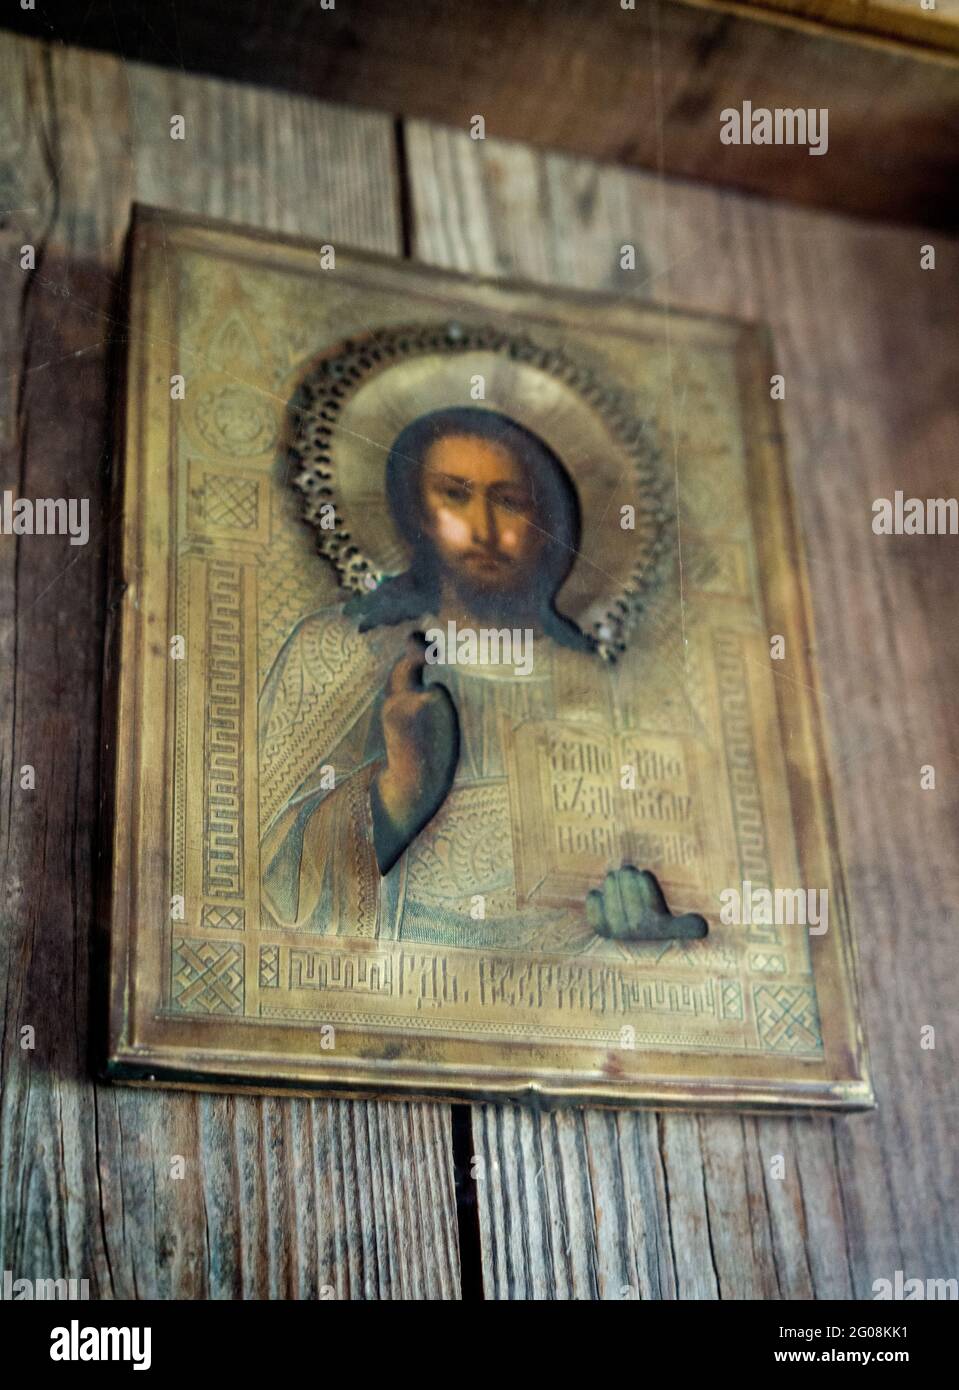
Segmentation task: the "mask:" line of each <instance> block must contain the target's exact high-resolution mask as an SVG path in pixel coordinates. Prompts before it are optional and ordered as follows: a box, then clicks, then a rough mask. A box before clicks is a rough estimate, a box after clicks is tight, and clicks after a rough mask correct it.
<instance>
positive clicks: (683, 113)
mask: <svg viewBox="0 0 959 1390" xmlns="http://www.w3.org/2000/svg"><path fill="white" fill-rule="evenodd" d="M955 4H956V0H939V8H940V10H941V13H939V12H935V13H934V12H923V11H922V10H921V9H920V6H919V0H883V3H882V4H878V5H869V6H865V5H864V4H862V3H860V0H765V3H762V4H759V3H757V4H754V5H753V4H738V3H735V0H733V3H727V0H691V2H689V0H637V3H636V4H635V7H634V8H633V9H632V10H624V9H623V8H622V6H621V4H620V3H619V0H549V3H548V4H546V3H543V0H484V3H483V4H482V5H476V4H467V3H465V2H464V0H403V3H402V4H395V3H394V4H388V3H384V0H349V3H348V4H346V3H340V4H338V5H336V6H335V7H334V8H332V9H322V8H321V7H320V3H319V0H299V3H297V4H292V5H289V4H288V5H277V4H271V5H264V3H263V0H233V2H232V3H231V4H230V6H229V12H228V14H227V13H226V12H225V9H224V4H223V0H191V3H190V4H189V5H182V4H177V5H155V4H154V5H151V4H148V3H147V2H146V0H84V3H83V4H82V5H75V4H73V5H66V6H52V5H51V4H50V3H49V0H47V3H46V4H44V5H41V6H40V7H39V9H38V10H37V11H23V10H21V9H20V8H19V6H16V5H12V6H7V7H6V8H5V9H4V11H3V12H2V13H0V23H2V24H5V25H10V26H12V27H18V28H20V29H21V30H23V31H24V32H27V33H32V34H36V35H45V34H47V33H49V31H50V26H51V25H52V26H53V28H54V32H55V33H56V34H57V36H58V37H59V38H60V40H61V41H63V42H66V43H81V44H85V45H90V46H93V47H99V48H105V49H107V50H110V51H113V52H118V53H125V54H127V55H128V56H132V57H139V58H148V59H149V60H150V61H151V62H155V63H163V64H170V65H172V66H173V67H174V68H176V67H183V66H185V67H187V68H190V69H193V70H196V71H201V72H212V73H216V74H218V75H220V76H223V77H230V78H239V79H242V80H245V81H249V82H256V83H263V82H268V83H271V84H273V85H274V86H277V87H285V88H288V89H290V90H293V91H299V92H303V93H306V94H308V95H310V96H313V97H317V98H320V99H323V100H327V101H343V102H353V103H356V104H358V105H362V106H371V107H375V108H376V109H378V110H381V111H388V112H391V113H395V114H397V115H400V116H404V117H418V118H421V119H427V120H434V121H443V122H446V123H448V124H449V125H451V126H455V127H456V128H458V129H459V130H468V129H469V124H470V121H471V119H472V117H473V116H474V115H476V114H479V115H482V116H483V118H484V120H485V122H486V132H487V134H488V135H490V136H495V137H497V138H510V139H514V140H523V141H528V142H529V143H531V144H533V145H537V146H540V147H544V148H553V149H560V150H567V151H571V152H574V153H577V154H581V155H588V156H590V157H592V158H595V159H602V160H612V161H616V162H617V163H622V164H630V165H634V166H638V167H640V168H646V169H654V170H659V169H664V170H666V171H667V172H669V173H673V174H677V175H682V176H684V177H690V178H701V179H704V180H708V181H710V182H712V183H718V184H723V185H727V186H729V187H734V188H740V189H748V190H752V191H753V192H757V193H763V194H766V195H771V196H774V197H785V198H791V199H795V200H796V201H798V202H803V203H811V204H814V205H816V206H820V207H833V208H844V209H846V210H848V211H851V212H860V213H864V214H866V215H869V216H872V217H881V218H890V219H895V220H899V221H907V220H908V221H928V222H931V223H934V224H936V225H938V226H944V227H952V228H955V227H956V226H957V225H959V151H957V145H956V140H955V135H954V131H955V129H956V127H957V125H959V54H957V53H956V52H955V51H949V48H948V47H944V51H939V52H937V50H936V45H937V44H938V42H939V41H940V40H941V41H942V43H943V45H944V46H945V45H946V44H947V41H948V42H949V44H950V46H952V47H954V39H955V26H954V25H953V24H951V23H948V22H946V21H947V14H948V15H949V16H951V15H952V14H953V13H954V8H955ZM783 8H795V9H796V10H798V11H802V12H803V13H804V14H805V15H806V16H809V15H812V14H813V13H814V12H815V11H820V12H828V14H829V15H830V17H831V19H832V20H834V21H836V22H834V23H826V24H818V23H812V22H807V21H806V20H805V19H794V18H791V17H789V16H784V15H783V13H782V9H783ZM843 16H845V19H846V20H847V21H848V26H849V27H847V23H844V19H843ZM769 21H773V22H769ZM870 25H872V26H873V27H876V26H878V28H879V30H880V32H884V33H886V34H890V33H900V34H905V35H907V36H909V35H911V36H912V37H913V38H914V40H915V43H909V42H902V43H899V42H892V41H889V40H887V39H883V38H881V37H876V36H875V35H869V36H868V37H866V38H864V39H857V38H856V36H855V30H857V29H861V28H869V27H870ZM744 99H748V100H750V101H751V102H752V103H753V106H754V107H768V108H770V109H775V108H776V107H781V108H794V107H797V106H800V105H801V106H804V107H814V108H826V109H828V112H829V150H828V154H827V155H826V156H825V157H816V158H810V157H809V155H808V154H807V152H806V151H805V150H803V149H800V148H786V147H783V146H776V145H750V146H735V145H723V144H721V143H720V140H719V130H720V113H721V112H722V111H723V109H724V108H727V107H735V108H737V109H738V108H739V107H740V104H741V102H742V101H743V100H744Z"/></svg>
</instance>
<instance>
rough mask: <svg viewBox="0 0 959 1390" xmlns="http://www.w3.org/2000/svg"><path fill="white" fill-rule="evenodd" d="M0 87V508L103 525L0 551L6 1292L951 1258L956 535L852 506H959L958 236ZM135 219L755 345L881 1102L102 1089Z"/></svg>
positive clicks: (858, 1265) (161, 81) (332, 125)
mask: <svg viewBox="0 0 959 1390" xmlns="http://www.w3.org/2000/svg"><path fill="white" fill-rule="evenodd" d="M0 91H2V92H3V93H4V96H3V98H2V104H0V122H2V124H0V212H2V218H0V334H2V337H0V359H2V369H0V444H2V448H3V471H2V476H0V486H2V487H9V488H14V489H15V490H16V491H17V492H18V493H20V494H22V495H25V496H43V495H60V494H62V493H63V492H64V490H67V491H68V492H69V493H70V494H71V495H74V496H88V497H89V498H90V499H91V515H92V517H93V518H95V522H94V526H95V529H94V533H93V539H92V540H91V543H90V545H88V546H86V547H84V548H78V549H71V548H70V547H69V545H68V544H67V543H66V542H65V540H58V539H55V538H49V539H47V538H32V539H30V540H29V541H27V542H24V541H23V540H20V541H17V540H14V539H13V538H6V537H2V538H0V623H2V628H0V642H2V648H0V650H2V656H0V863H2V880H0V890H2V894H3V896H2V899H0V912H2V933H0V981H2V985H3V988H2V990H0V1164H2V1171H0V1268H8V1269H11V1270H12V1271H15V1272H16V1274H17V1275H18V1276H20V1275H26V1276H31V1277H51V1276H54V1275H57V1276H73V1277H87V1278H89V1279H90V1280H91V1282H92V1292H93V1294H94V1295H95V1296H121V1297H127V1296H133V1295H139V1296H147V1297H149V1296H160V1297H206V1296H210V1297H220V1298H230V1297H243V1296H268V1297H269V1296H271V1297H283V1296H288V1297H311V1296H312V1297H315V1296H317V1294H318V1292H319V1291H320V1289H321V1288H322V1287H323V1286H324V1285H332V1286H333V1287H334V1289H335V1291H336V1294H337V1296H338V1297H341V1298H346V1297H351V1298H363V1297H377V1298H381V1297H437V1298H442V1297H457V1296H458V1295H459V1294H460V1292H461V1290H462V1291H465V1292H466V1293H472V1292H474V1291H479V1285H480V1280H481V1284H482V1289H483V1291H485V1294H486V1296H487V1297H522V1296H536V1297H542V1296H558V1297H604V1298H619V1297H622V1296H624V1294H625V1295H627V1296H628V1295H629V1294H630V1293H631V1294H632V1295H634V1296H637V1297H675V1296H680V1297H690V1296H704V1297H722V1298H731V1297H743V1296H761V1297H777V1296H782V1297H799V1298H803V1297H823V1296H830V1295H835V1296H840V1297H858V1298H863V1297H869V1296H870V1295H871V1284H872V1281H873V1280H874V1279H876V1278H878V1277H882V1276H891V1275H892V1274H893V1272H894V1271H895V1270H896V1269H903V1270H905V1271H906V1273H907V1275H921V1276H926V1277H939V1276H942V1277H945V1276H949V1275H953V1274H955V1273H956V1272H957V1266H959V1258H957V1257H959V1231H957V1215H956V1203H955V1193H956V1177H957V1172H956V1154H955V1129H956V1100H957V1089H959V1087H957V1082H956V1066H955V1062H956V1042H955V1024H956V1010H955V1004H954V996H955V981H956V978H957V974H959V933H957V930H956V928H957V926H959V859H957V853H956V849H957V840H959V796H957V792H956V785H957V778H956V768H957V762H959V747H957V719H956V705H957V694H956V692H957V690H959V619H957V610H956V605H955V598H954V578H953V577H954V575H955V545H956V541H955V540H954V539H950V538H948V537H946V538H926V539H919V538H916V537H898V538H897V537H875V536H874V535H873V534H872V532H871V529H870V520H871V503H872V500H873V499H874V498H875V497H878V496H890V495H891V494H892V492H893V490H894V489H895V488H897V487H902V488H904V489H905V490H906V492H907V494H908V493H910V492H915V493H916V494H918V495H922V496H926V495H936V496H943V495H950V494H951V493H954V492H955V490H956V486H955V479H956V462H955V461H956V457H957V445H959V393H957V390H956V386H957V313H956V308H957V302H959V261H957V254H959V245H957V244H956V242H954V241H949V240H948V239H947V238H946V237H944V236H942V235H933V234H932V233H930V232H928V231H925V230H923V229H921V228H918V227H916V228H903V229H892V228H882V227H878V226H874V225H870V224H868V223H856V222H852V221H847V220H844V219H842V218H839V217H836V216H831V215H826V214H822V213H814V212H809V211H803V210H799V209H795V208H788V207H785V206H783V205H780V204H773V203H764V202H761V201H758V200H755V199H750V198H747V197H743V196H739V195H736V194H732V193H729V192H721V191H718V190H711V189H708V188H705V187H702V186H699V187H695V186H692V185H687V184H683V183H678V182H671V181H667V180H662V179H659V178H657V177H655V176H654V175H649V174H637V173H629V172H625V171H618V170H614V169H610V168H600V167H598V166H596V165H594V164H592V163H590V162H588V161H586V160H582V159H576V158H573V157H569V156H560V155H544V154H542V153H536V152H534V151H532V150H529V149H527V148H524V147H522V146H518V145H510V144H504V143H497V142H496V141H493V140H488V141H486V142H485V143H480V142H474V141H471V140H469V139H468V138H467V137H465V136H464V135H462V134H460V135H457V134H455V133H453V132H450V131H446V130H441V129H439V128H437V127H435V126H430V125H426V124H421V123H417V122H413V123H410V124H407V125H406V126H405V127H404V128H403V130H402V131H401V132H400V133H401V135H402V138H401V139H399V140H398V139H397V138H396V137H397V132H396V131H395V130H394V126H393V122H392V121H391V120H390V119H389V118H388V117H386V116H381V115H375V114H369V113H364V112H358V111H354V110H346V109H343V108H336V107H331V106H324V105H321V104H319V103H316V102H314V101H312V100H309V99H306V98H301V97H295V96H288V95H281V94H278V93H274V92H269V91H264V90H262V89H252V88H246V87H241V86H238V85H234V84H231V83H223V82H219V81H216V80H212V79H203V78H196V77H186V76H184V75H182V74H179V73H177V72H175V71H161V70H159V69H152V68H148V67H145V66H141V65H138V64H130V63H127V64H124V63H122V62H121V61H119V60H117V59H114V58H109V57H103V56H95V55H91V54H86V53H81V52H78V51H75V50H65V49H61V48H59V47H47V46H44V45H42V44H39V43H35V42H32V41H28V40H24V39H14V38H9V37H7V38H0ZM173 113H180V114H184V115H186V117H187V122H188V131H189V135H188V139H187V141H186V142H184V143H183V144H177V143H175V142H172V141H171V140H170V139H169V117H170V115H171V114H173ZM134 197H136V198H139V199H142V200H144V201H149V202H152V203H157V204H161V205H168V206H171V207H176V208H180V209H185V210H192V211H197V212H204V213H209V214H212V215H218V216H224V217H229V218H232V219H235V220H238V221H243V222H248V223H253V224H257V225H261V226H264V227H270V228H275V229H280V230H285V231H294V232H299V233H303V234H307V235H310V236H316V237H317V238H319V239H321V240H325V239H333V240H337V239H338V240H340V241H342V242H344V243H352V244H355V245H358V246H366V247H370V248H373V249H376V250H380V251H387V252H390V251H393V252H396V253H400V252H401V251H402V249H403V242H404V229H405V238H406V240H408V241H411V243H412V244H411V247H410V249H411V250H412V251H413V253H414V254H416V255H417V256H419V257H420V258H422V259H424V260H427V261H432V262H434V263H437V264H441V265H447V266H455V267H457V268H460V269H475V270H479V271H483V272H485V273H491V274H509V275H513V276H520V277H527V278H531V279H536V280H541V281H546V282H552V283H565V284H572V285H581V286H591V287H603V288H607V289H609V290H611V291H612V292H614V293H618V294H627V295H635V296H637V297H640V298H650V299H654V300H657V301H659V302H662V303H669V304H672V305H675V306H677V307H679V306H682V307H684V308H685V307H688V308H695V309H705V310H715V311H720V312H723V313H730V314H735V315H738V316H741V317H756V318H763V319H766V320H768V321H769V322H770V323H771V324H772V326H773V330H774V333H775V339H776V344H777V350H778V354H779V365H780V370H782V371H783V373H784V374H785V377H786V382H787V390H786V400H785V402H784V426H785V430H786V438H787V444H788V449H789V456H790V461H791V465H792V469H793V472H794V477H795V480H796V483H797V490H798V494H799V501H800V508H801V520H802V522H803V525H804V530H805V535H806V541H807V547H808V553H809V559H810V566H811V575H812V584H813V597H814V607H815V616H816V619H817V624H818V639H817V648H816V657H817V659H818V662H819V666H820V669H821V672H822V677H823V681H824V686H825V693H826V697H827V699H826V716H827V721H828V728H829V733H830V736H831V742H832V749H833V760H834V765H835V769H836V776H835V781H836V792H837V803H838V812H839V817H840V822H841V831H842V836H843V842H844V845H845V852H846V857H847V862H848V868H849V881H850V893H851V901H852V904H853V910H854V916H855V920H856V922H857V925H858V929H859V939H860V950H861V956H862V961H863V984H864V988H865V995H866V1017H867V1027H868V1031H869V1038H870V1043H871V1047H872V1053H873V1065H874V1073H875V1082H876V1086H877V1090H878V1093H879V1099H880V1109H879V1111H878V1112H877V1113H875V1114H870V1115H865V1116H854V1117H850V1118H843V1119H835V1120H830V1119H823V1118H818V1119H795V1120H793V1119H761V1120H759V1119H753V1118H748V1117H741V1116H738V1115H733V1116H729V1117H727V1118H720V1117H715V1116H711V1117H699V1116H695V1115H678V1114H672V1115H657V1114H643V1115H625V1114H601V1113H598V1112H585V1113H577V1112H568V1111H567V1112H558V1113H553V1114H549V1115H543V1116H539V1115H535V1114H533V1113H530V1112H528V1111H522V1110H518V1109H516V1108H513V1107H507V1106H478V1107H475V1108H474V1109H473V1110H472V1111H465V1112H464V1111H457V1112H455V1114H452V1115H451V1110H450V1108H449V1107H446V1106H419V1105H403V1104H392V1103H382V1104H380V1103H367V1104H359V1103H350V1102H322V1101H316V1102H307V1101H299V1100H268V1099H265V1100H258V1099H249V1098H236V1097H223V1096H200V1097H198V1096H193V1095H186V1094H176V1093H161V1092H150V1091H139V1092H138V1091H121V1090H113V1089H110V1088H109V1087H106V1086H102V1085H99V1084H96V1083H95V1082H93V1080H92V1079H91V1077H90V1064H89V1045H88V1039H89V1036H90V1030H91V1027H92V1025H93V1024H94V1023H95V1022H96V1021H97V1020H96V1019H95V1017H94V1016H93V1013H92V1010H91V1001H90V986H91V959H90V948H91V940H92V930H93V921H92V912H93V898H92V892H93V887H92V885H93V878H94V871H95V858H96V854H97V825H96V798H97V756H98V738H99V703H100V696H99V677H100V656H101V652H100V647H101V641H102V633H103V624H104V594H105V574H104V551H103V544H102V542H103V537H104V535H105V531H106V524H107V520H108V517H109V513H110V510H111V507H112V506H113V501H112V499H111V498H110V497H109V496H108V495H107V492H106V479H107V457H108V452H109V449H110V416H111V383H110V382H109V381H108V378H107V368H108V360H109V359H108V347H109V344H110V342H111V339H113V338H115V336H116V334H117V333H118V331H119V330H120V325H119V324H118V323H117V319H116V274H117V269H118V265H119V258H120V252H121V245H122V237H123V233H124V230H125V227H126V223H127V219H128V216H129V208H130V202H131V199H133V198H134ZM26 242H30V243H33V244H35V245H36V247H37V252H38V264H37V269H36V271H35V272H34V273H33V274H32V275H27V274H25V273H24V272H23V271H21V270H20V268H19V249H20V247H21V245H23V244H24V243H26ZM624 242H633V243H634V244H635V245H636V248H637V262H638V268H637V270H636V271H634V272H624V271H621V270H620V269H619V248H620V246H621V245H622V244H623V243H624ZM928 242H933V243H934V244H935V245H936V250H937V269H936V270H935V271H932V272H930V271H921V270H920V268H919V248H920V246H921V245H923V244H925V243H928ZM26 763H31V764H33V765H34V766H35V767H36V775H37V787H36V790H35V791H32V792H30V791H23V790H21V789H20V768H21V766H22V765H24V764H26ZM928 763H931V764H934V765H935V767H936V772H937V790H935V791H934V792H923V791H921V790H920V786H919V768H920V766H921V765H922V764H928ZM94 964H95V962H94ZM927 1023H932V1024H934V1025H935V1026H936V1030H937V1034H936V1036H937V1046H936V1049H935V1050H934V1051H923V1050H921V1049H920V1046H919V1034H920V1028H921V1027H922V1025H924V1024H927ZM24 1025H31V1026H33V1027H35V1029H36V1048H35V1050H33V1051H24V1050H23V1049H21V1047H20V1045H19V1042H20V1029H21V1028H22V1027H23V1026H24ZM454 1149H455V1153H456V1159H457V1163H456V1164H455V1165H454ZM473 1153H475V1154H476V1155H478V1156H481V1157H483V1158H484V1160H485V1164H484V1168H483V1171H484V1172H485V1176H483V1177H482V1178H480V1179H479V1180H477V1181H474V1180H472V1179H471V1178H470V1174H469V1169H470V1166H471V1165H470V1161H469V1160H470V1155H471V1154H473ZM776 1153H781V1154H783V1156H784V1158H785V1161H786V1178H785V1180H783V1181H776V1180H773V1179H771V1178H770V1177H769V1160H770V1158H771V1156H772V1155H773V1154H776ZM177 1154H179V1155H183V1156H184V1157H185V1159H186V1161H187V1177H186V1178H185V1179H184V1180H182V1181H174V1180H171V1179H170V1177H169V1171H170V1161H171V1157H172V1156H173V1155H177ZM454 1169H455V1170H454ZM457 1197H459V1199H460V1200H459V1203H458V1202H457ZM477 1215H478V1218H479V1223H478V1232H477V1229H476V1224H475V1218H476V1216H477ZM480 1266H481V1268H480Z"/></svg>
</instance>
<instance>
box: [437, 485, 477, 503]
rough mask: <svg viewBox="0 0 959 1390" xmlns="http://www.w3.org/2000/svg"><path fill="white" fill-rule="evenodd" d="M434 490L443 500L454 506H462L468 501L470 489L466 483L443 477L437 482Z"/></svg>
mask: <svg viewBox="0 0 959 1390" xmlns="http://www.w3.org/2000/svg"><path fill="white" fill-rule="evenodd" d="M436 491H437V492H438V493H439V495H440V497H442V499H443V501H444V502H451V503H453V505H454V506H460V507H461V506H462V505H463V504H464V502H468V501H469V497H470V490H469V487H468V486H467V484H466V483H458V482H456V481H455V480H454V479H452V478H444V479H443V480H442V482H440V483H438V484H437V487H436Z"/></svg>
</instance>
